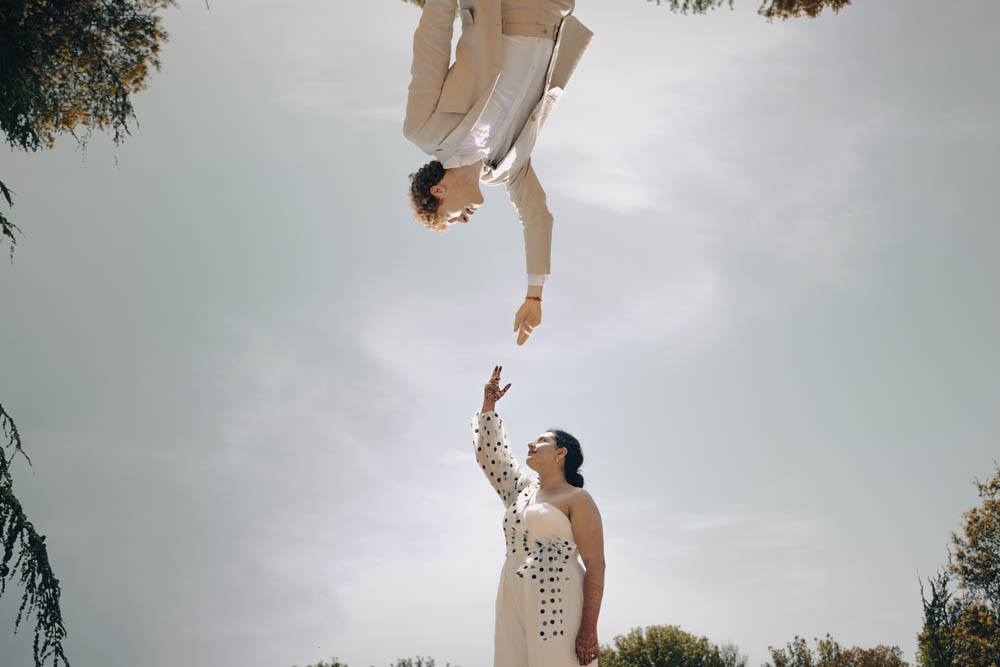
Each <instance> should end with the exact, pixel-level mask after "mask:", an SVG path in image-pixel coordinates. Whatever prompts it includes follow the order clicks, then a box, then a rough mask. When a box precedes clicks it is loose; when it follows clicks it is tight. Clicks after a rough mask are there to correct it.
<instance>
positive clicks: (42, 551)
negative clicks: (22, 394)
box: [0, 405, 69, 667]
mask: <svg viewBox="0 0 1000 667" xmlns="http://www.w3.org/2000/svg"><path fill="white" fill-rule="evenodd" d="M0 427H2V431H3V437H4V440H5V441H6V442H4V443H2V445H0V545H2V547H3V555H2V556H0V595H3V594H4V593H5V592H6V590H7V583H8V581H10V580H12V579H13V578H14V575H15V574H17V573H18V572H20V577H19V582H20V584H21V586H22V587H23V588H24V595H23V596H22V598H21V606H20V607H19V608H18V610H17V618H16V620H15V621H14V630H15V632H16V631H17V628H18V627H19V626H20V625H21V621H22V620H23V619H25V618H26V617H28V616H30V615H31V614H32V613H34V614H35V618H36V623H35V640H34V643H33V651H34V658H35V665H36V667H41V665H42V663H44V662H45V661H46V660H47V659H48V658H49V657H50V656H51V657H52V664H53V665H58V664H59V661H60V660H62V663H63V665H66V666H67V667H68V665H69V661H68V660H66V654H65V652H64V651H63V645H62V642H63V639H64V638H65V637H66V628H65V627H64V626H63V621H62V611H61V609H60V607H59V593H60V591H59V580H58V579H56V577H55V575H54V574H53V573H52V568H51V567H50V566H49V555H48V550H47V549H46V548H45V536H44V535H39V534H38V531H36V530H35V527H34V525H32V523H31V522H30V521H28V518H27V517H26V516H25V514H24V509H23V508H22V507H21V503H20V501H19V500H18V499H17V496H15V495H14V481H13V479H11V475H10V464H11V461H12V460H13V458H14V456H15V455H16V454H21V455H22V456H23V457H24V458H25V460H26V461H28V464H29V465H30V464H31V460H30V459H28V455H27V454H25V453H24V450H23V449H21V436H20V434H19V433H18V432H17V426H16V425H15V424H14V421H13V420H12V419H11V418H10V415H8V414H7V411H6V410H4V407H3V405H0ZM8 451H9V452H10V458H7V452H8ZM15 551H17V558H16V559H14V562H13V563H11V560H12V559H13V558H14V552H15Z"/></svg>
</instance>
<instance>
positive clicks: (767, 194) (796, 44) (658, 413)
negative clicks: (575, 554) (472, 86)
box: [0, 0, 1000, 667]
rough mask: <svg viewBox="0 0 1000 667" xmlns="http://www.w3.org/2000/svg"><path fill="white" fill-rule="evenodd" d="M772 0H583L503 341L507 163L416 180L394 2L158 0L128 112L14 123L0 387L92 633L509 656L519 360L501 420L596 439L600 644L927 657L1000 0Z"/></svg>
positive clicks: (174, 659)
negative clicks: (814, 644)
mask: <svg viewBox="0 0 1000 667" xmlns="http://www.w3.org/2000/svg"><path fill="white" fill-rule="evenodd" d="M756 7H757V3H756V2H754V1H753V0H736V7H735V10H732V11H730V10H728V9H720V10H717V11H715V12H712V13H710V14H708V15H705V16H682V15H679V14H674V13H671V12H670V11H668V10H667V9H666V8H664V7H657V6H655V5H653V4H649V3H646V2H643V1H642V0H628V1H626V0H616V1H615V2H610V1H608V0H604V1H601V2H596V1H591V0H581V2H580V3H579V4H578V7H577V11H576V15H577V16H578V17H579V18H580V20H582V21H583V22H584V23H585V24H586V25H588V26H589V27H590V28H591V29H592V30H593V31H594V33H595V37H594V40H593V42H592V44H591V46H590V48H589V50H588V51H587V53H586V55H585V56H584V58H583V60H582V62H581V64H580V67H579V69H578V70H577V72H576V74H575V75H574V77H573V79H572V81H571V82H570V84H569V86H568V87H567V90H566V92H565V94H564V95H563V96H562V97H561V99H560V101H559V104H558V106H557V108H556V109H555V111H554V112H553V115H552V116H551V118H550V119H549V121H548V123H547V125H546V127H545V129H544V131H543V133H542V135H541V138H540V140H539V143H538V145H537V146H536V149H535V152H534V154H533V160H532V161H533V164H534V165H535V169H536V172H537V173H538V175H539V179H540V180H541V182H542V184H543V186H544V187H545V188H546V191H547V192H548V201H549V207H550V209H551V210H552V211H553V213H554V215H555V226H554V238H553V258H552V271H553V272H552V275H551V277H550V278H549V280H548V282H547V283H546V287H545V292H544V295H543V298H544V304H543V321H542V324H541V326H540V327H538V329H537V330H536V331H535V333H534V334H533V336H532V339H531V340H530V341H529V342H528V343H527V344H526V345H525V346H524V347H517V346H516V345H515V344H514V340H515V338H514V333H513V332H512V324H513V318H514V313H515V311H516V310H517V307H518V306H519V305H520V302H521V299H522V297H523V291H524V281H525V277H524V259H523V246H522V243H523V242H522V236H521V232H520V229H519V225H518V223H517V219H516V215H515V211H514V209H513V207H512V206H511V205H510V203H509V201H508V199H507V196H506V193H505V192H504V190H503V189H502V188H495V189H484V190H485V192H484V194H485V195H486V205H485V206H484V207H483V209H482V210H481V211H480V212H479V213H478V215H476V216H475V218H474V220H473V221H472V222H471V223H470V224H468V225H462V226H461V227H460V228H457V229H452V230H450V231H448V232H446V233H444V234H433V233H431V232H428V231H427V230H425V229H423V228H422V227H421V226H420V225H419V224H418V223H416V222H414V221H413V220H412V219H411V218H410V213H409V207H408V201H407V198H406V186H407V175H408V174H409V173H411V172H413V171H414V170H415V169H416V168H417V167H419V166H420V165H421V164H423V163H424V162H425V161H426V159H427V158H426V156H424V155H422V154H421V152H420V151H419V150H418V149H417V148H415V147H413V146H412V145H410V144H408V143H407V142H406V141H405V139H404V137H403V136H402V117H403V111H404V107H405V99H406V86H407V84H408V82H409V68H410V57H411V52H410V45H411V38H412V32H413V30H414V28H415V27H416V24H417V21H418V18H419V10H418V9H417V8H415V7H412V6H409V5H406V4H404V3H402V2H399V1H398V0H377V1H374V0H373V1H371V2H364V3H346V2H342V1H339V0H338V1H337V2H319V1H307V0H300V1H297V2H294V3H280V4H279V3H276V2H263V1H261V0H240V1H239V2H237V1H236V0H212V1H211V2H210V3H209V7H208V8H206V6H205V4H204V3H201V2H194V1H188V2H183V3H181V5H180V6H179V7H178V8H175V9H171V10H168V11H166V12H165V13H164V20H165V26H166V28H167V30H168V31H169V33H170V42H169V43H168V44H167V45H166V47H165V48H164V50H163V53H162V61H163V68H162V71H161V72H159V73H156V74H155V75H153V76H152V77H151V81H150V86H149V89H148V90H147V91H144V92H142V93H141V94H139V95H137V96H136V97H135V99H134V101H135V106H136V113H137V117H138V123H139V125H138V127H134V128H133V132H132V135H131V136H130V137H129V138H128V139H127V141H126V142H125V143H124V144H123V145H122V146H120V147H117V148H116V147H115V146H114V145H113V144H112V142H111V141H110V139H109V138H107V137H105V136H103V135H97V134H95V135H94V137H93V138H92V139H91V141H90V142H89V144H88V145H87V147H86V149H85V150H81V149H80V148H79V147H77V146H76V144H75V143H74V141H73V140H72V139H64V140H61V141H60V142H59V143H58V145H57V146H56V147H55V149H54V150H51V151H45V152H39V153H36V154H30V155H26V154H23V153H19V152H12V151H2V152H0V178H2V180H3V181H4V182H5V183H7V184H8V185H9V186H10V187H11V188H12V189H13V190H14V192H15V196H16V199H15V206H14V208H13V209H11V210H10V211H9V213H8V214H9V217H10V218H11V219H12V220H13V221H14V222H16V224H18V225H19V226H20V227H21V229H23V230H24V234H23V236H22V237H21V238H20V240H19V242H18V245H17V250H16V253H15V256H14V261H13V263H10V262H6V261H4V262H0V282H2V285H3V289H2V290H0V313H2V315H0V317H2V327H0V368H2V373H0V401H2V404H3V406H4V407H5V408H6V409H7V410H8V411H9V413H10V414H11V415H12V416H13V417H14V419H15V422H16V423H17V426H18V427H19V429H20V432H21V436H22V438H23V442H24V447H25V450H26V451H27V452H28V454H29V456H31V459H32V462H33V466H32V467H31V468H29V467H28V466H27V465H26V464H25V463H24V462H23V461H22V460H20V459H18V462H17V463H16V464H15V466H14V468H13V475H14V490H15V492H16V493H17V495H18V496H19V497H20V498H21V500H22V502H23V504H24V507H25V509H26V511H27V514H28V516H29V517H30V519H31V520H32V521H33V522H34V524H35V526H36V528H37V529H38V530H39V532H41V533H42V534H44V535H46V536H47V542H46V543H47V545H48V550H49V558H50V561H51V564H52V567H53V569H54V571H55V573H56V575H57V576H58V577H59V580H60V583H61V587H62V610H63V615H64V620H65V624H66V628H67V630H68V633H69V634H68V637H67V640H66V643H65V647H66V650H67V654H68V657H69V658H70V661H71V662H72V664H73V665H74V667H115V666H118V665H122V666H125V665H129V666H132V665H143V667H167V666H173V665H178V664H184V665H192V666H195V667H199V666H215V665H237V664H238V665H241V666H243V667H258V666H259V667H264V666H276V667H291V666H292V665H305V664H308V663H315V662H316V661H318V660H320V659H329V658H330V657H332V656H338V657H340V658H341V659H342V660H343V661H344V662H346V663H347V664H348V665H350V666H351V667H369V666H372V665H374V666H377V667H384V666H385V665H389V664H390V662H392V661H394V660H395V659H397V658H402V657H409V656H416V655H423V656H433V657H434V658H436V659H437V660H438V661H439V662H440V663H441V664H444V663H445V662H450V663H451V664H452V665H456V664H458V665H462V666H463V667H480V666H482V665H489V664H491V658H492V642H493V635H492V632H493V620H494V619H493V604H494V599H495V595H496V586H497V582H498V578H499V574H500V569H501V566H502V563H503V554H504V542H503V537H502V533H501V527H500V524H501V521H502V512H503V509H502V507H501V506H500V504H499V503H497V501H496V495H495V493H494V492H493V491H492V489H491V488H490V486H489V485H488V483H487V482H486V480H485V479H484V478H483V476H482V474H481V472H480V471H479V469H478V466H477V464H476V463H475V458H474V455H473V451H472V449H471V437H470V431H469V422H470V420H471V418H472V416H473V415H474V414H475V412H476V411H477V410H478V409H479V406H480V403H481V396H482V388H483V385H484V383H485V382H486V380H487V379H488V377H489V374H490V371H491V370H492V368H493V366H494V365H495V364H500V363H502V364H503V366H504V376H505V382H507V381H509V382H511V383H512V387H511V389H510V391H509V392H508V393H507V395H506V396H505V397H504V398H503V399H502V401H501V402H500V404H499V405H498V411H499V412H500V413H501V414H502V415H503V416H504V418H505V420H506V423H507V427H508V433H509V435H510V437H511V438H512V441H511V442H512V446H513V448H514V451H515V452H516V453H520V454H521V455H522V456H523V453H524V451H525V450H526V447H527V443H528V442H529V441H531V440H533V439H534V438H535V437H536V436H537V435H538V434H539V433H541V432H543V431H544V430H546V429H547V428H549V427H552V426H560V427H563V428H566V429H567V430H569V431H571V432H572V433H573V434H574V435H576V436H577V437H578V438H579V440H580V442H581V443H582V446H583V451H584V455H585V462H584V466H583V468H582V470H581V472H582V473H583V475H584V477H585V479H586V489H587V490H588V491H589V492H590V493H591V495H592V496H593V497H594V499H595V501H596V502H597V505H598V507H599V508H600V511H601V514H602V517H603V522H604V530H605V542H606V561H607V575H606V587H605V593H604V601H603V605H602V608H601V613H600V622H599V625H598V637H599V639H600V641H601V642H602V643H610V642H612V641H613V639H614V637H615V636H616V635H621V634H624V633H627V632H628V631H629V630H630V629H631V628H634V627H638V626H648V625H654V624H675V625H680V626H681V627H682V628H683V629H684V630H687V631H689V632H692V633H695V634H698V635H705V636H707V637H709V638H710V639H711V640H712V641H714V642H717V643H723V642H734V643H736V644H737V645H738V646H739V648H740V649H741V650H742V651H743V652H744V653H745V654H747V655H748V656H749V658H750V664H751V665H755V666H757V665H760V664H761V663H762V662H764V661H765V660H766V659H767V658H768V646H783V645H784V644H785V643H786V642H788V641H791V640H792V639H793V637H794V636H795V635H800V636H803V637H807V638H810V639H811V638H813V637H823V636H825V635H826V633H830V634H832V635H833V636H834V638H836V639H837V640H838V641H840V642H841V643H842V644H846V645H860V646H863V647H870V646H875V645H877V644H887V645H898V646H899V647H900V648H902V649H903V651H904V653H905V655H906V657H907V658H908V659H910V660H912V658H913V653H914V650H915V648H916V634H917V633H918V632H919V630H920V627H921V621H922V613H921V604H920V590H919V585H918V582H919V577H921V576H927V575H930V574H932V573H933V572H934V571H935V570H936V569H937V568H938V567H940V566H941V565H942V564H943V563H944V562H945V561H946V559H947V551H948V539H949V535H950V533H951V531H953V530H957V529H958V528H959V526H960V524H961V514H962V512H963V511H965V510H967V509H969V508H971V507H972V506H974V505H975V504H977V500H978V499H977V496H976V492H975V488H974V486H973V484H972V482H973V479H974V478H976V477H979V478H986V477H989V476H990V475H992V473H993V472H994V470H995V468H994V461H995V460H996V459H998V458H1000V446H998V444H997V443H998V438H997V436H998V434H1000V410H997V409H996V406H997V404H998V399H1000V379H998V378H1000V352H998V351H997V348H996V345H995V342H996V341H997V340H998V339H1000V312H998V308H997V301H996V286H997V285H998V284H1000V263H998V262H997V261H996V256H997V247H998V244H1000V225H998V223H997V220H996V214H995V212H994V204H995V198H996V193H997V179H996V173H995V156H996V154H997V150H998V148H1000V146H998V144H1000V125H998V123H997V121H996V113H995V110H996V109H997V108H998V105H1000V70H998V68H997V67H996V66H995V65H996V54H995V47H994V46H992V44H993V40H994V38H995V35H996V34H997V32H998V30H1000V7H998V6H997V5H996V3H992V2H988V0H970V1H968V2H964V3H959V4H955V5H953V6H950V7H949V9H948V10H947V11H945V10H944V9H942V7H943V6H942V4H941V3H940V2H932V1H930V0H880V1H879V2H875V1H873V0H857V1H856V2H855V3H854V4H853V5H851V6H849V7H847V8H845V9H844V10H842V11H841V12H840V13H839V14H838V15H833V14H829V13H828V14H824V15H823V16H822V17H821V18H819V19H816V20H807V19H799V20H791V21H787V22H775V23H768V22H767V21H765V20H764V19H762V18H760V17H759V16H757V15H756V13H755V10H756ZM5 210H6V209H5ZM4 248H6V246H4ZM3 254H4V255H6V250H4V251H3ZM20 593H21V591H20V590H19V589H17V588H16V587H15V588H13V589H9V590H8V593H7V594H6V595H4V597H3V599H2V600H0V664H2V665H4V666H7V665H11V666H12V667H13V666H17V667H21V666H22V665H29V664H30V651H31V628H32V626H31V624H30V623H29V624H28V625H26V626H22V630H21V631H20V633H19V634H18V635H17V636H16V637H15V636H13V635H11V634H10V631H11V628H12V626H13V618H14V614H15V611H16V603H17V601H18V600H19V599H20ZM32 620H33V619H32Z"/></svg>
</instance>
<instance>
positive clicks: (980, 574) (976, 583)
mask: <svg viewBox="0 0 1000 667" xmlns="http://www.w3.org/2000/svg"><path fill="white" fill-rule="evenodd" d="M996 468H997V470H996V474H995V475H994V476H993V477H992V478H991V479H989V480H987V481H986V482H980V481H979V480H976V481H975V484H976V488H977V489H978V490H979V497H980V498H981V499H982V505H981V506H979V507H974V508H972V509H970V510H969V511H968V512H965V513H964V514H963V515H962V516H963V518H964V519H965V523H964V525H963V526H962V530H961V532H960V533H952V536H951V542H952V547H953V549H954V550H953V551H952V552H949V557H948V565H947V567H946V568H945V569H944V570H942V571H941V572H939V573H938V574H937V575H935V576H934V577H932V578H930V579H928V584H929V585H930V598H927V597H926V595H925V591H924V587H923V584H922V583H921V585H920V598H921V601H922V602H923V606H924V627H923V628H922V629H921V631H920V634H919V635H917V645H918V652H917V657H918V659H919V661H920V665H922V666H923V667H1000V465H997V466H996ZM953 581H955V583H957V589H956V590H954V591H953V590H951V589H950V588H949V587H950V585H951V583H952V582H953Z"/></svg>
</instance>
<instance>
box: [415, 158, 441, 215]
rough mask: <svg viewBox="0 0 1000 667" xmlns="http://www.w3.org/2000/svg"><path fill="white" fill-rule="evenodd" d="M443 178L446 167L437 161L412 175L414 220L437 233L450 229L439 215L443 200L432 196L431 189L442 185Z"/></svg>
mask: <svg viewBox="0 0 1000 667" xmlns="http://www.w3.org/2000/svg"><path fill="white" fill-rule="evenodd" d="M442 178H444V165H442V164H441V163H440V162H438V161H437V160H431V161H430V162H428V163H427V164H425V165H424V166H422V167H421V168H420V169H418V170H417V172H416V173H415V174H410V205H411V206H412V207H413V219H414V220H416V221H417V222H419V223H422V224H423V225H424V226H425V227H427V229H432V230H434V231H435V232H443V231H444V230H446V229H448V221H447V220H446V219H445V218H444V216H442V215H439V214H438V208H439V207H440V205H441V200H440V199H438V198H437V197H435V196H434V195H432V194H431V188H432V187H434V186H435V185H437V184H438V183H440V182H441V179H442Z"/></svg>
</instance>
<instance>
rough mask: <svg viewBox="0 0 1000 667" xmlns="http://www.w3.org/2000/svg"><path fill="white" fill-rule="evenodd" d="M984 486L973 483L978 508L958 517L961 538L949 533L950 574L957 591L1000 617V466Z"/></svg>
mask: <svg viewBox="0 0 1000 667" xmlns="http://www.w3.org/2000/svg"><path fill="white" fill-rule="evenodd" d="M994 465H996V474H995V475H994V476H993V477H992V479H988V480H986V481H985V482H980V481H979V480H978V479H977V480H975V482H974V483H975V485H976V488H977V489H978V491H979V497H980V498H981V499H982V501H983V504H982V507H973V508H972V509H970V510H969V511H968V512H965V513H964V514H962V517H963V518H964V519H965V525H963V526H962V533H961V535H959V534H956V533H952V534H951V542H952V546H953V547H954V548H955V552H954V555H955V558H954V562H953V563H952V564H951V568H952V572H953V573H954V574H955V575H956V576H958V578H959V582H960V585H961V587H962V588H963V589H964V590H965V591H967V592H968V594H969V595H970V596H972V597H973V598H974V599H975V600H978V601H980V602H982V603H984V604H985V605H986V606H987V607H988V608H989V609H991V610H992V612H993V613H994V614H996V613H1000V464H994Z"/></svg>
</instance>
